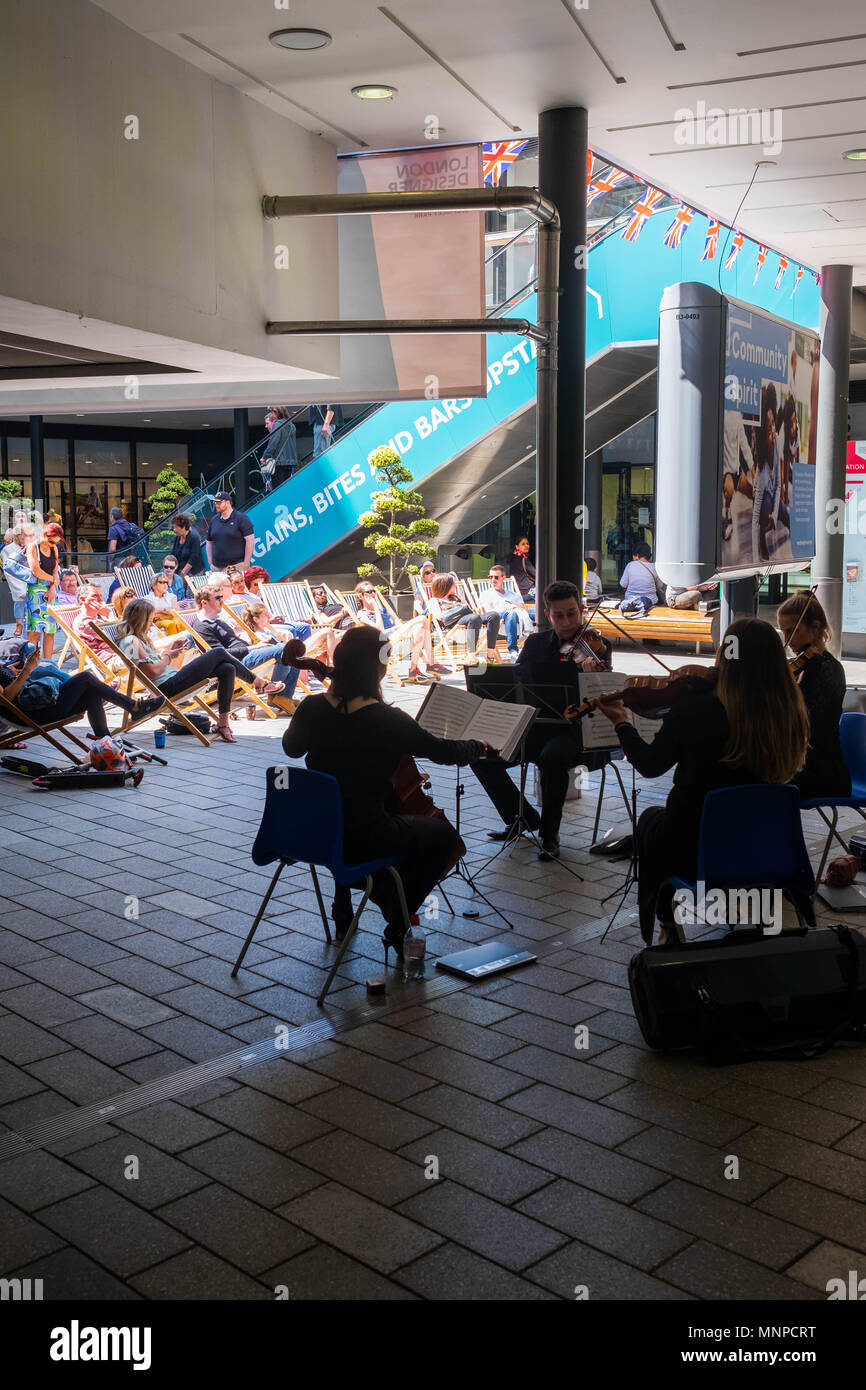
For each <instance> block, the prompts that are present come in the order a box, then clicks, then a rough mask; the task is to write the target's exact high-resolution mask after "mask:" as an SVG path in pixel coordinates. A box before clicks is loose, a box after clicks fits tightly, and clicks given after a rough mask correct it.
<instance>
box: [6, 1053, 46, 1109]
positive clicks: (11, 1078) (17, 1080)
mask: <svg viewBox="0 0 866 1390" xmlns="http://www.w3.org/2000/svg"><path fill="white" fill-rule="evenodd" d="M41 1089H42V1083H41V1081H37V1080H34V1078H33V1077H32V1076H31V1075H29V1074H28V1072H26V1071H22V1070H21V1068H20V1067H14V1066H12V1064H11V1063H10V1062H4V1061H2V1059H0V1105H8V1104H9V1103H10V1102H11V1101H13V1100H20V1099H21V1097H22V1096H29V1095H32V1094H33V1092H34V1091H41Z"/></svg>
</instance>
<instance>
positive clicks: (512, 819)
mask: <svg viewBox="0 0 866 1390" xmlns="http://www.w3.org/2000/svg"><path fill="white" fill-rule="evenodd" d="M544 609H545V613H546V616H547V620H548V622H549V623H550V624H551V627H550V629H549V631H547V632H533V633H530V635H529V636H528V637H527V639H526V641H525V642H524V644H523V647H522V648H521V651H520V655H519V657H518V658H517V667H518V668H519V670H520V673H521V676H522V677H523V680H524V681H525V682H526V684H527V685H535V686H540V687H543V686H546V685H554V686H563V685H573V686H574V688H575V699H576V698H577V694H576V692H577V686H576V681H575V677H576V675H577V674H578V673H579V672H580V671H609V670H610V652H611V647H610V643H609V642H605V640H604V638H598V639H596V638H595V637H593V638H592V639H591V641H592V642H593V647H592V648H590V647H589V646H586V648H585V650H584V648H583V647H581V646H580V645H578V648H577V650H575V639H577V638H578V637H579V636H580V633H581V631H582V629H583V627H584V621H583V617H584V613H583V607H582V605H581V601H580V593H579V591H578V588H577V585H576V584H572V583H571V582H570V580H567V579H557V580H555V581H554V583H553V584H548V586H547V588H546V589H545V591H544ZM541 694H542V697H543V691H542V692H541ZM542 712H543V713H546V711H544V707H543V706H542ZM526 756H527V758H528V760H529V761H530V762H532V763H536V764H537V766H538V771H539V774H540V782H541V815H539V814H538V812H537V811H536V809H535V807H534V806H532V805H530V803H529V801H526V800H525V801H524V811H523V813H524V817H525V819H526V823H527V824H528V825H529V827H530V828H531V829H532V830H538V831H539V833H540V836H541V844H542V847H541V850H540V852H539V856H538V857H539V859H543V860H545V861H547V860H550V859H555V858H556V857H557V856H558V854H559V824H560V821H561V820H562V810H563V807H564V805H565V798H566V795H567V794H568V774H569V772H570V771H571V769H572V768H575V767H578V766H580V765H582V766H584V767H587V768H594V767H600V766H601V764H602V762H604V761H606V760H607V756H608V755H607V754H606V753H604V754H601V755H599V754H598V753H584V751H583V740H582V739H581V735H580V726H579V725H576V724H567V723H566V722H565V721H564V720H563V722H562V724H561V725H557V724H536V725H535V727H534V728H532V729H530V731H529V734H528V736H527V739H526ZM515 761H516V760H514V759H512V761H511V762H510V763H506V762H503V760H502V759H501V758H492V759H489V760H488V759H485V760H484V761H483V762H481V763H478V764H473V767H472V771H473V772H474V773H475V776H476V777H477V778H478V780H479V782H480V783H481V785H482V787H483V788H484V790H485V791H486V792H487V795H488V796H489V797H490V800H491V801H492V802H493V805H494V806H495V807H496V809H497V811H498V812H499V814H500V816H501V817H502V819H503V821H504V822H505V829H504V830H495V831H491V832H490V839H492V840H511V839H513V838H514V837H515V836H516V835H517V834H518V831H519V826H518V824H517V816H518V811H519V806H520V795H519V792H518V790H517V787H516V786H515V785H514V782H513V781H512V779H511V778H510V777H509V775H508V768H509V767H513V766H515Z"/></svg>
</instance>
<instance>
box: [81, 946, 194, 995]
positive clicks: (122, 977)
mask: <svg viewBox="0 0 866 1390" xmlns="http://www.w3.org/2000/svg"><path fill="white" fill-rule="evenodd" d="M195 964H196V962H195V961H190V962H187V965H193V966H194V965H195ZM185 968H186V967H185ZM101 970H102V973H103V975H105V976H107V977H108V978H107V980H106V983H108V982H109V981H111V980H114V981H115V982H116V983H117V984H119V985H127V986H128V987H129V988H130V989H134V990H137V991H138V993H139V994H147V995H149V996H151V997H152V996H153V995H157V994H167V993H168V991H169V990H171V989H180V988H182V986H183V985H185V984H186V983H187V982H186V979H185V977H184V976H183V975H182V974H180V972H179V971H177V970H168V969H166V967H165V966H164V965H159V964H157V962H156V961H151V960H142V959H140V958H139V957H138V956H132V955H124V956H121V957H118V958H116V959H114V960H110V961H106V962H105V964H104V965H103V966H102V967H101Z"/></svg>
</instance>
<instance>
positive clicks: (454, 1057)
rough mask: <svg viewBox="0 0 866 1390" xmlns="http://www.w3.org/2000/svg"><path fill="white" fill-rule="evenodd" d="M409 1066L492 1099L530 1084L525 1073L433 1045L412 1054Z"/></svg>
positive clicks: (461, 1088) (483, 1097)
mask: <svg viewBox="0 0 866 1390" xmlns="http://www.w3.org/2000/svg"><path fill="white" fill-rule="evenodd" d="M407 1066H408V1067H411V1069H412V1070H413V1071H418V1072H421V1073H422V1074H423V1075H424V1076H429V1077H432V1078H433V1079H434V1080H435V1081H442V1082H444V1083H446V1084H447V1085H450V1086H455V1087H457V1088H458V1089H459V1090H461V1091H468V1092H469V1093H470V1094H471V1095H476V1096H481V1097H482V1099H484V1100H490V1101H498V1100H502V1099H504V1097H506V1096H510V1095H514V1093H515V1092H517V1091H520V1090H522V1089H523V1088H524V1087H525V1086H527V1085H528V1081H527V1079H526V1078H525V1077H524V1076H521V1075H519V1074H517V1073H516V1072H514V1071H512V1070H506V1068H505V1067H499V1066H496V1065H495V1063H493V1062H485V1061H482V1060H481V1059H480V1058H478V1057H470V1056H467V1054H466V1053H463V1052H455V1051H454V1049H453V1048H450V1047H433V1048H430V1049H429V1050H427V1051H425V1052H421V1053H419V1054H418V1055H417V1056H415V1057H412V1058H411V1059H410V1060H409V1061H408V1063H407Z"/></svg>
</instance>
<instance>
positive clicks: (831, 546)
mask: <svg viewBox="0 0 866 1390" xmlns="http://www.w3.org/2000/svg"><path fill="white" fill-rule="evenodd" d="M851 287H852V268H851V266H850V265H827V266H822V267H821V328H820V332H821V364H820V370H819V374H818V414H817V421H816V422H813V426H814V429H815V559H814V561H813V564H812V583H813V584H814V585H816V586H817V588H816V595H815V596H816V598H817V599H818V601H819V603H821V604H822V605H823V608H824V611H825V612H826V614H827V619H828V621H829V623H830V627H831V628H832V630H833V637H832V639H831V641H830V643H829V649H830V651H831V652H832V653H833V655H834V656H839V654H840V652H841V650H842V574H843V565H844V550H845V536H844V533H841V532H840V533H839V534H838V535H836V534H831V533H830V531H828V529H827V503H828V502H830V501H831V500H833V499H843V498H844V496H845V453H846V448H845V445H846V439H847V435H848V374H849V364H850V357H851Z"/></svg>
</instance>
